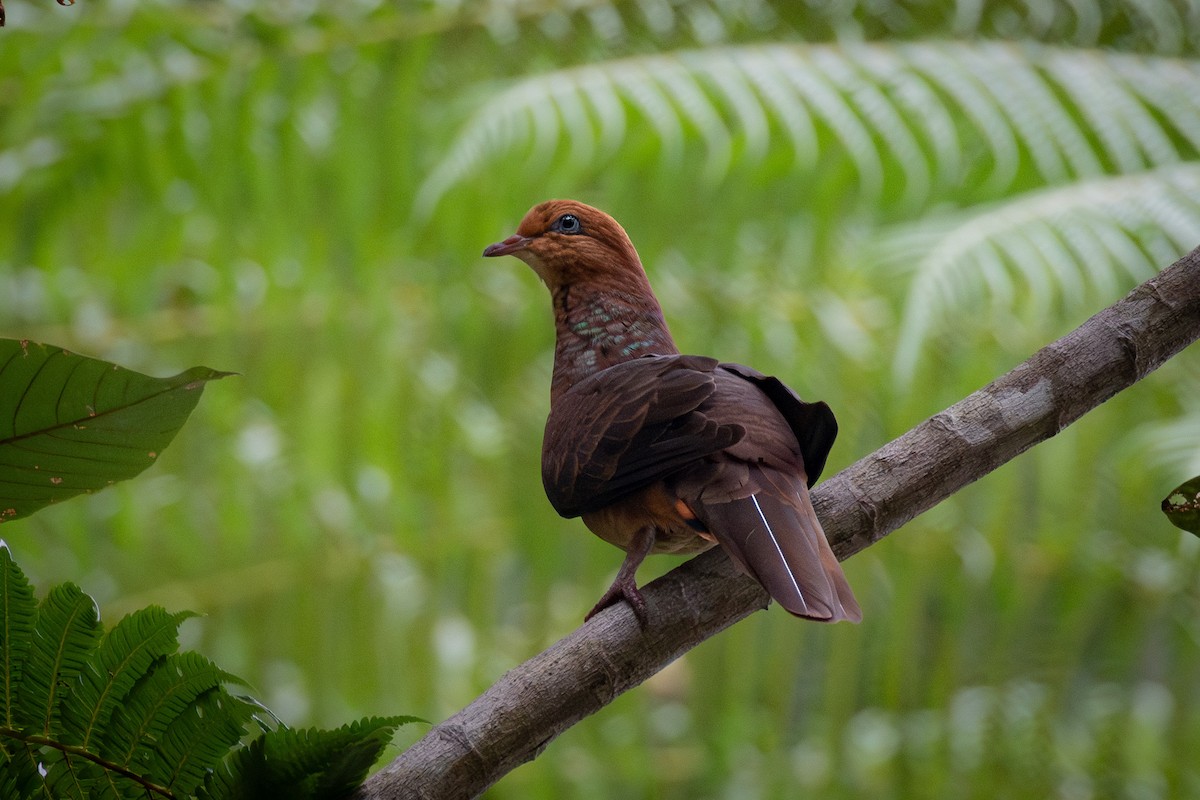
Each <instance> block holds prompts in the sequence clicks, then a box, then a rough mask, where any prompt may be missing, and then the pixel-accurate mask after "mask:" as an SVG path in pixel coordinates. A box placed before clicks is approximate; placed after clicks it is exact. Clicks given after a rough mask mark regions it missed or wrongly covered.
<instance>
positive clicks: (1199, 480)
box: [1162, 476, 1200, 536]
mask: <svg viewBox="0 0 1200 800" xmlns="http://www.w3.org/2000/svg"><path fill="white" fill-rule="evenodd" d="M1162 510H1163V513H1164V514H1166V515H1167V519H1169V520H1170V521H1171V524H1172V525H1174V526H1175V527H1176V528H1182V529H1183V530H1185V531H1187V532H1188V533H1194V534H1196V535H1197V536H1200V476H1197V477H1195V478H1192V479H1191V480H1190V481H1188V482H1186V483H1184V484H1183V485H1181V486H1179V487H1178V488H1176V489H1175V491H1173V492H1171V493H1170V494H1169V495H1167V496H1166V497H1165V498H1163V501H1162Z"/></svg>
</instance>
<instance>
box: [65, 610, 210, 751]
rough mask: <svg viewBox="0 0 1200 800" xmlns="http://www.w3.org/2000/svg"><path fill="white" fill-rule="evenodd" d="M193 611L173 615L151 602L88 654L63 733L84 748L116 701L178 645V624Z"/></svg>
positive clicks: (71, 697) (68, 701) (68, 704)
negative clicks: (151, 604) (158, 660)
mask: <svg viewBox="0 0 1200 800" xmlns="http://www.w3.org/2000/svg"><path fill="white" fill-rule="evenodd" d="M191 616H194V615H193V614H192V613H190V612H182V613H179V614H168V613H167V612H166V611H165V610H164V609H163V608H161V607H159V606H150V607H148V608H144V609H142V610H140V611H137V612H135V613H133V614H130V615H128V616H126V617H125V618H124V619H122V620H121V621H120V622H118V623H117V624H116V625H115V626H114V627H113V628H112V630H110V631H109V632H108V633H107V634H106V635H105V637H104V640H103V641H102V642H101V643H100V646H99V647H98V648H97V649H96V651H95V653H93V655H92V657H91V658H90V659H88V663H87V666H86V667H85V668H84V669H83V671H82V672H81V674H80V678H81V680H80V681H79V683H78V684H76V685H75V689H74V690H73V691H72V692H71V693H70V695H68V696H67V698H66V700H65V702H64V705H63V730H64V735H66V736H69V737H70V739H71V740H72V741H75V742H77V743H78V744H80V745H81V746H83V747H85V748H86V747H89V746H91V745H92V739H93V735H94V734H97V733H98V732H100V731H102V730H103V729H104V727H105V726H106V725H107V723H108V720H109V717H110V716H111V715H112V710H113V708H114V707H115V705H116V704H117V703H118V702H120V701H122V700H123V699H124V698H125V696H126V695H128V694H129V692H130V691H131V690H132V689H133V687H134V684H135V683H136V682H137V681H138V680H139V679H140V678H142V677H143V676H144V675H146V673H147V672H149V671H150V668H151V666H152V665H153V664H154V662H155V661H156V660H157V659H159V658H161V657H162V656H165V655H167V654H169V653H173V652H175V651H176V650H177V649H179V639H178V631H179V624H180V623H181V622H183V620H185V619H187V618H188V617H191Z"/></svg>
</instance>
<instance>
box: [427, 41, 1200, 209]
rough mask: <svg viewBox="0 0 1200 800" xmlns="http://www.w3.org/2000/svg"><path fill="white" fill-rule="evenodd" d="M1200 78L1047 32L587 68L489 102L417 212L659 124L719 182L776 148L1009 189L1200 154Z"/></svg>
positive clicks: (862, 186)
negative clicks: (471, 186)
mask: <svg viewBox="0 0 1200 800" xmlns="http://www.w3.org/2000/svg"><path fill="white" fill-rule="evenodd" d="M1198 84H1200V61H1196V60H1190V61H1189V60H1176V59H1166V58H1154V57H1143V56H1131V55H1123V54H1119V53H1112V52H1107V51H1099V50H1079V49H1071V48H1060V47H1047V46H1043V45H1037V44H1033V43H1002V42H974V43H970V42H946V41H926V42H889V43H872V44H867V43H857V44H839V45H793V44H776V45H766V46H742V47H724V48H709V49H705V50H697V51H681V52H676V53H667V54H658V55H650V56H639V57H636V58H628V59H622V60H617V61H610V62H604V63H599V64H590V65H587V66H582V67H574V68H569V69H562V70H556V71H553V72H549V73H546V74H543V75H538V76H534V77H530V78H526V79H524V80H522V81H520V82H519V83H517V84H515V85H514V86H512V87H510V88H509V89H507V90H505V91H502V92H500V93H498V94H496V95H495V97H494V98H493V99H492V100H491V101H490V102H488V103H486V104H484V105H483V107H481V108H480V109H479V111H478V113H477V114H476V115H475V117H474V118H473V119H471V120H470V121H469V122H468V123H467V124H466V126H465V127H464V128H463V129H462V131H461V132H460V134H459V135H458V137H457V139H456V140H455V141H454V142H453V143H452V144H451V145H450V147H449V148H448V149H447V151H446V153H445V155H444V157H443V158H442V159H441V160H440V161H439V162H438V163H437V164H436V165H435V167H434V168H433V170H432V171H431V172H430V174H429V175H428V177H427V178H426V180H425V181H424V183H423V184H422V186H421V188H420V190H419V192H418V195H417V199H416V202H415V205H414V213H415V214H416V215H417V216H418V217H420V216H426V215H428V214H429V213H431V212H432V210H433V208H434V207H435V206H436V205H437V203H438V202H439V200H440V199H441V198H442V197H443V196H444V195H445V193H446V192H448V191H449V190H450V189H452V188H453V187H454V186H456V185H458V184H459V183H462V182H463V181H465V180H467V179H468V177H469V176H472V175H475V174H480V173H483V172H485V171H486V170H485V169H484V167H485V166H486V165H487V164H488V163H489V162H491V161H494V160H499V159H511V158H513V157H514V156H515V155H519V154H525V155H526V156H527V167H526V169H525V170H523V171H526V172H530V171H531V172H534V173H535V174H536V173H538V172H539V171H540V172H541V173H543V174H544V173H546V172H548V171H549V170H551V169H552V168H556V169H560V168H564V167H569V168H571V169H579V170H585V171H586V170H591V171H593V172H595V171H598V170H600V169H602V168H603V167H604V166H605V164H606V163H608V162H609V161H610V160H611V159H613V158H615V157H618V156H620V157H622V158H624V159H629V158H635V157H641V156H639V155H638V153H639V152H640V151H641V150H642V149H644V144H645V142H646V137H647V136H649V137H650V138H651V140H652V141H653V142H654V143H655V144H656V145H657V151H658V153H659V156H658V158H659V163H660V166H663V167H667V168H670V167H672V166H674V165H679V164H680V163H682V162H681V159H682V158H683V156H684V154H688V152H689V148H692V150H693V151H694V152H693V153H691V154H689V157H692V158H696V159H697V160H699V161H701V162H702V163H703V170H701V172H702V173H703V175H704V176H705V178H707V180H708V181H709V182H713V181H717V180H721V179H724V178H726V177H727V176H728V175H729V173H730V172H731V170H732V169H733V168H734V167H737V168H739V170H744V169H745V168H749V167H753V166H755V165H757V164H759V163H761V162H763V161H764V160H765V159H766V158H768V157H774V156H780V157H782V156H790V161H791V163H792V164H793V171H794V172H795V173H796V176H797V177H798V178H805V177H808V176H809V174H810V173H815V172H816V171H817V170H819V168H820V166H821V164H822V163H823V162H827V161H829V160H830V159H844V160H846V161H847V162H848V163H849V164H850V165H851V166H852V167H853V169H854V172H855V174H856V176H857V181H858V184H859V195H860V199H861V200H862V201H863V202H866V203H872V202H878V201H879V200H880V199H881V198H887V199H888V201H889V203H892V204H897V205H898V206H899V208H900V209H902V210H903V209H908V210H912V209H916V208H918V207H921V206H923V205H927V204H929V203H931V202H935V201H942V200H953V201H963V200H971V201H975V200H978V199H980V198H995V197H997V196H998V195H999V194H1000V193H1002V192H1005V191H1010V190H1011V189H1012V188H1013V187H1017V188H1030V187H1033V186H1040V185H1046V184H1054V183H1060V182H1064V181H1069V180H1078V179H1080V178H1090V177H1096V176H1099V175H1102V174H1105V173H1106V172H1113V171H1130V170H1142V169H1146V168H1154V167H1158V166H1161V165H1163V164H1167V163H1171V162H1176V161H1179V160H1181V159H1186V158H1191V157H1194V156H1195V155H1196V154H1197V153H1200V126H1198V125H1196V124H1195V123H1196V118H1197V116H1198V115H1200V104H1198V103H1197V100H1196V93H1195V86H1196V85H1198ZM564 142H570V143H571V144H570V147H569V148H564V147H563V143H564ZM564 151H565V152H564ZM968 156H970V157H968Z"/></svg>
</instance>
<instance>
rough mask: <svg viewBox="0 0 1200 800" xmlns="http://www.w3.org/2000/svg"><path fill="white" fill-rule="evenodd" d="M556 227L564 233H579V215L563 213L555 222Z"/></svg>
mask: <svg viewBox="0 0 1200 800" xmlns="http://www.w3.org/2000/svg"><path fill="white" fill-rule="evenodd" d="M554 227H555V228H557V229H558V230H560V231H562V232H563V233H579V231H580V228H581V226H580V225H579V217H577V216H575V215H574V214H563V215H562V216H561V217H559V218H558V219H557V220H555V222H554Z"/></svg>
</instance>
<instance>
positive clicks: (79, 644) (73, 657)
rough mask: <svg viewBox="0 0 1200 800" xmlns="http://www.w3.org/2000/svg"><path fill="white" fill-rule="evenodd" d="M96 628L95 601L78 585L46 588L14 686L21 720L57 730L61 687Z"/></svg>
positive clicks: (81, 660) (75, 671)
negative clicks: (18, 681)
mask: <svg viewBox="0 0 1200 800" xmlns="http://www.w3.org/2000/svg"><path fill="white" fill-rule="evenodd" d="M100 632H101V631H100V611H99V609H97V608H96V601H95V600H93V599H92V598H91V597H89V596H88V595H86V594H84V593H83V591H82V590H81V589H80V588H79V587H78V586H76V585H75V584H72V583H64V584H61V585H59V586H55V587H54V588H53V589H51V590H50V591H49V592H48V593H47V594H46V597H45V599H43V600H42V602H41V604H40V605H39V606H38V613H37V621H36V622H35V623H34V627H33V632H32V637H31V638H32V642H31V645H30V648H29V656H28V660H27V661H26V664H25V668H24V669H23V670H22V673H21V683H20V684H19V686H18V687H17V692H18V694H19V704H18V709H19V710H20V714H19V715H17V718H18V719H19V720H20V722H21V724H22V725H24V726H26V727H28V728H31V729H33V730H35V731H38V732H40V733H41V734H42V735H44V736H49V735H50V734H51V733H52V732H54V731H57V730H58V728H59V718H60V715H61V705H60V701H61V699H62V696H63V693H64V692H68V691H70V688H69V687H70V686H71V685H72V684H73V683H74V682H75V681H76V680H77V678H78V675H79V672H80V671H81V670H82V669H83V666H84V664H85V663H86V661H87V657H88V656H89V655H90V654H91V651H92V649H93V648H94V647H95V646H96V641H97V640H98V639H99V638H100Z"/></svg>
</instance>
